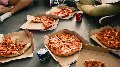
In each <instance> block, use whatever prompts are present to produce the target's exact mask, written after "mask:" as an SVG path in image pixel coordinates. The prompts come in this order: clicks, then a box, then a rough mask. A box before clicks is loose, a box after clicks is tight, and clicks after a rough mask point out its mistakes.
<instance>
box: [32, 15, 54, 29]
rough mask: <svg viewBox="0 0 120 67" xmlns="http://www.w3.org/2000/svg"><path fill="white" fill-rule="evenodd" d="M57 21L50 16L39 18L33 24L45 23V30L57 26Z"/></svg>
mask: <svg viewBox="0 0 120 67" xmlns="http://www.w3.org/2000/svg"><path fill="white" fill-rule="evenodd" d="M55 21H56V19H55V18H53V17H49V16H37V17H35V19H33V20H32V22H33V23H43V25H44V27H45V29H49V28H51V27H52V26H54V25H55Z"/></svg>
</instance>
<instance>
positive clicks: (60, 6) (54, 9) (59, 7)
mask: <svg viewBox="0 0 120 67" xmlns="http://www.w3.org/2000/svg"><path fill="white" fill-rule="evenodd" d="M63 8H70V9H72V10H73V13H72V14H71V15H70V16H68V17H65V18H62V17H59V16H58V17H59V18H60V19H70V18H72V17H73V16H74V14H75V13H76V9H75V8H74V7H68V6H66V5H59V6H55V7H52V9H51V10H49V11H47V12H46V14H50V13H51V12H53V11H59V10H61V9H63Z"/></svg>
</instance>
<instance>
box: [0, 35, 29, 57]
mask: <svg viewBox="0 0 120 67" xmlns="http://www.w3.org/2000/svg"><path fill="white" fill-rule="evenodd" d="M30 45H31V44H26V43H22V42H21V43H20V42H19V43H18V42H17V41H15V40H13V39H12V37H11V36H9V37H5V38H4V39H3V41H2V42H1V43H0V56H2V57H14V56H19V55H21V54H23V53H24V52H25V51H26V50H27V49H28V48H29V47H30Z"/></svg>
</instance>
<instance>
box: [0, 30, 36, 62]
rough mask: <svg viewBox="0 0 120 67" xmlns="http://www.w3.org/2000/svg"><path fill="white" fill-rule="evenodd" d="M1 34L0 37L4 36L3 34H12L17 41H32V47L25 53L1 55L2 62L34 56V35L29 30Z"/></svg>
mask: <svg viewBox="0 0 120 67" xmlns="http://www.w3.org/2000/svg"><path fill="white" fill-rule="evenodd" d="M0 35H1V36H0V37H2V35H3V37H7V36H11V37H12V38H13V39H17V42H23V43H31V46H30V48H29V49H28V50H26V51H25V53H24V54H22V55H20V56H16V57H10V58H5V57H0V63H5V62H9V61H12V60H17V59H22V58H27V57H33V50H34V43H33V35H32V34H31V33H30V32H29V31H28V30H24V31H19V32H13V33H8V34H0Z"/></svg>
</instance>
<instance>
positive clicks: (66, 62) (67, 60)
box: [44, 29, 88, 67]
mask: <svg viewBox="0 0 120 67" xmlns="http://www.w3.org/2000/svg"><path fill="white" fill-rule="evenodd" d="M59 33H68V34H74V35H75V36H77V37H78V38H79V39H80V40H81V41H82V42H83V45H85V44H88V42H87V41H86V40H85V39H84V38H82V37H81V36H80V35H79V34H77V33H76V32H74V31H70V30H67V29H63V30H60V31H58V32H55V33H51V34H48V35H45V37H44V38H45V41H44V44H45V47H46V48H47V49H48V47H47V44H48V42H49V38H50V37H52V36H53V35H56V34H59ZM81 48H82V45H81ZM81 48H80V49H81ZM48 51H49V52H50V54H51V55H52V57H53V58H54V59H55V60H56V61H57V62H58V63H59V64H60V65H61V66H62V67H69V66H70V64H72V63H74V62H75V61H76V60H77V59H78V55H79V52H77V53H75V54H73V55H71V56H67V57H60V56H56V55H54V54H53V53H52V52H51V51H50V50H49V49H48Z"/></svg>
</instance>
